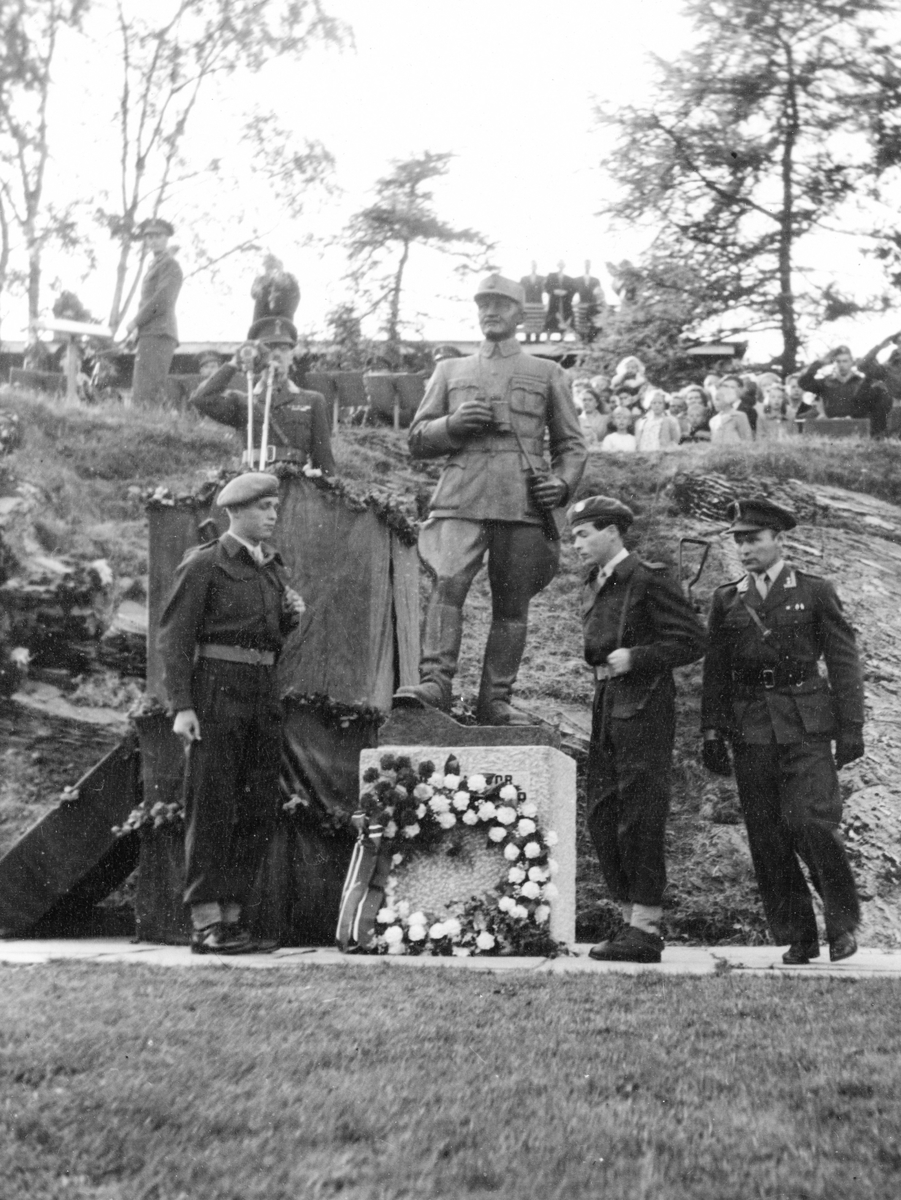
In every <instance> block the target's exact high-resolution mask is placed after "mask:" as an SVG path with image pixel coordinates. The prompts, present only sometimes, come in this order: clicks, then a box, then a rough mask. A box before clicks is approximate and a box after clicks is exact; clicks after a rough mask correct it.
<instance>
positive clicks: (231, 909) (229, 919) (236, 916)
mask: <svg viewBox="0 0 901 1200" xmlns="http://www.w3.org/2000/svg"><path fill="white" fill-rule="evenodd" d="M240 919H241V905H240V904H237V903H236V902H235V901H234V900H229V901H228V902H227V903H225V904H223V905H222V920H223V921H224V922H225V924H226V925H237V924H238V921H239V920H240Z"/></svg>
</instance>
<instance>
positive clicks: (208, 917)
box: [191, 900, 222, 929]
mask: <svg viewBox="0 0 901 1200" xmlns="http://www.w3.org/2000/svg"><path fill="white" fill-rule="evenodd" d="M221 920H222V909H221V908H220V907H219V902H218V900H208V901H206V902H205V903H204V904H192V905H191V924H192V925H193V926H194V928H195V929H206V928H207V927H208V926H209V925H216V924H217V923H218V922H219V921H221Z"/></svg>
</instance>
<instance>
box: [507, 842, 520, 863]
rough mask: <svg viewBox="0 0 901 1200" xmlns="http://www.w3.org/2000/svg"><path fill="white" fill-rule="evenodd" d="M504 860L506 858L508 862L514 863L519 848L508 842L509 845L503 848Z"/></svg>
mask: <svg viewBox="0 0 901 1200" xmlns="http://www.w3.org/2000/svg"><path fill="white" fill-rule="evenodd" d="M504 858H506V859H507V861H508V862H516V860H517V859H518V858H519V846H514V845H513V843H512V842H510V844H509V845H507V846H504Z"/></svg>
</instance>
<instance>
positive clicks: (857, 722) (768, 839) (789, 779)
mask: <svg viewBox="0 0 901 1200" xmlns="http://www.w3.org/2000/svg"><path fill="white" fill-rule="evenodd" d="M728 516H729V519H730V520H731V522H732V524H731V525H730V527H729V528H730V532H731V533H732V535H733V537H734V538H735V542H736V545H737V546H738V553H739V557H740V558H741V562H742V566H744V567H745V568H746V570H747V574H746V575H745V576H744V577H743V578H742V579H739V580H738V581H737V582H736V583H727V584H724V585H723V586H722V587H720V588H718V589H717V590H716V591H715V592H714V595H713V602H712V604H711V608H710V621H709V637H710V648H709V650H708V652H707V658H706V659H705V662H704V682H703V692H702V698H701V724H702V730H703V736H704V765H705V766H706V767H707V768H708V769H709V770H711V771H714V772H715V773H717V774H723V775H728V774H731V767H730V764H729V752H728V749H727V745H726V743H727V740H728V741H731V743H732V755H733V760H734V764H735V778H736V782H737V784H738V796H739V800H740V801H741V806H742V810H743V812H744V816H745V824H746V825H747V829H748V841H749V842H750V846H751V857H752V858H753V860H754V870H755V872H756V874H757V883H758V886H759V887H760V894H761V897H762V899H763V907H764V911H765V913H766V917H767V922H768V923H769V926H770V930H771V932H772V935H773V939H774V941H775V942H776V944H777V945H784V944H785V943H786V942H787V943H788V944H789V947H788V950H787V951H786V952H785V954H783V956H782V958H783V961H784V962H785V963H786V964H788V965H790V966H796V965H798V964H803V963H807V962H809V961H810V960H811V959H812V958H818V957H819V953H820V946H819V937H818V935H817V923H816V917H815V915H814V911H813V905H812V903H811V899H810V892H809V890H808V887H807V883H806V881H805V879H804V875H803V874H802V872H801V868H800V866H799V862H798V860H799V859H800V860H801V861H802V862H804V863H805V864H806V866H807V868H808V870H809V871H810V876H811V878H812V880H813V882H814V886H815V887H816V889H817V891H818V892H819V893H820V896H821V897H822V900H823V908H824V910H825V918H826V936H827V938H828V940H829V956H830V958H831V959H832V961H833V962H838V961H839V960H840V959H843V958H849V957H850V956H851V955H852V954H854V953H855V952H856V950H857V942H856V940H855V937H854V933H855V930H856V928H857V925H858V923H859V919H860V909H859V905H858V900H857V891H856V889H855V886H854V878H853V875H852V874H851V867H850V865H849V863H848V858H847V855H846V853H845V849H844V846H843V844H842V839H841V832H840V830H839V822H840V821H841V816H842V800H841V793H840V791H839V785H838V775H837V770H836V769H837V768H840V767H843V766H845V765H846V764H847V763H850V762H853V761H854V760H855V759H857V758H860V757H861V756H862V754H863V753H864V743H863V720H864V710H863V672H862V670H861V665H860V658H859V656H858V653H857V646H856V645H855V642H854V631H853V630H852V628H851V626H850V625H849V624H848V621H847V620H846V618H845V616H844V614H843V612H842V606H841V603H840V601H839V598H838V596H837V595H836V593H835V588H833V586H832V584H831V583H829V582H827V580H825V579H820V578H818V577H817V576H816V575H808V574H806V573H805V572H802V571H798V570H795V569H794V568H792V567H789V566H788V565H786V563H785V561H784V557H783V556H784V552H785V545H784V537H785V533H786V532H787V531H788V530H790V529H794V527H795V524H796V521H795V518H794V516H793V515H792V514H791V513H790V512H789V511H788V510H787V509H784V508H781V507H780V506H779V505H777V504H773V502H772V501H770V500H767V499H766V498H764V497H757V498H755V499H751V500H735V501H733V503H732V504H730V505H729V508H728ZM820 659H823V660H824V661H825V664H826V670H827V672H828V681H827V679H826V678H824V677H823V676H822V675H821V674H820V673H819V668H818V665H817V664H818V662H819V660H820ZM833 738H834V739H835V742H836V747H835V755H834V757H833V753H832V747H831V740H832V739H833Z"/></svg>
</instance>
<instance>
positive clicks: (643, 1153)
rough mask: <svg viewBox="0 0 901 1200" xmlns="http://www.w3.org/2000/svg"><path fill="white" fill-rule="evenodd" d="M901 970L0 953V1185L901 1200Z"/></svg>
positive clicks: (193, 1193)
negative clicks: (30, 959) (879, 975)
mask: <svg viewBox="0 0 901 1200" xmlns="http://www.w3.org/2000/svg"><path fill="white" fill-rule="evenodd" d="M898 1001H899V986H898V984H897V982H893V981H866V982H855V981H853V980H823V981H821V982H816V981H813V980H806V979H805V980H804V981H803V983H802V982H799V981H795V980H790V979H784V978H783V979H768V978H748V977H744V978H741V977H736V976H728V975H726V976H719V977H716V978H712V979H710V978H707V979H703V980H698V979H690V978H685V979H672V978H664V977H661V976H653V975H650V974H649V975H645V976H638V977H624V976H606V977H598V976H594V977H585V976H577V977H574V976H570V977H562V978H556V977H549V976H542V977H540V978H536V977H531V976H527V975H523V974H520V973H517V974H511V975H507V974H497V975H493V974H480V973H478V974H477V973H470V972H465V971H456V970H452V969H448V970H441V969H436V970H418V969H409V968H407V969H397V968H394V969H391V968H388V967H387V966H385V967H370V968H362V969H359V970H355V969H353V968H352V967H349V968H348V969H345V970H334V969H327V968H326V969H323V968H317V967H312V966H311V967H309V968H307V969H299V970H298V969H294V970H291V971H288V970H284V971H282V970H277V969H274V970H269V971H265V972H263V971H260V972H257V971H244V970H220V969H216V968H213V967H211V968H209V969H203V970H198V971H188V970H168V971H166V970H159V969H153V968H142V967H116V966H109V967H97V966H90V967H88V966H82V965H77V964H76V965H65V966H63V965H59V964H57V965H53V966H47V967H45V966H41V967H32V968H5V969H2V985H0V1079H2V1090H0V1161H2V1163H3V1169H2V1176H0V1178H2V1184H0V1194H2V1196H3V1198H4V1200H25V1198H26V1197H27V1200H51V1198H52V1200H70V1198H73V1200H75V1198H77V1200H82V1198H85V1200H86V1198H88V1197H91V1198H93V1200H97V1198H102V1200H255V1198H257V1197H260V1198H263V1197H265V1198H266V1200H298V1198H306V1197H320V1196H323V1197H329V1196H341V1197H344V1198H346V1200H389V1198H390V1200H395V1198H398V1200H399V1198H401V1197H404V1198H406V1197H409V1198H411V1200H420V1198H432V1197H435V1198H437V1197H441V1198H444V1197H447V1198H449V1200H450V1198H461V1197H470V1196H493V1197H498V1198H502V1200H507V1198H510V1200H514V1198H516V1200H519V1198H530V1200H531V1198H535V1200H539V1198H541V1200H564V1198H566V1200H572V1198H577V1197H604V1198H607V1200H682V1198H689V1197H691V1198H694V1197H698V1198H701V1197H703V1198H704V1200H748V1198H750V1197H765V1198H768V1200H814V1198H816V1200H820V1198H822V1200H852V1198H856V1197H861V1198H863V1197H867V1200H878V1198H882V1197H884V1198H886V1200H889V1198H891V1200H895V1198H896V1197H897V1196H898V1195H899V1194H901V1057H899V1054H898V1050H899V1034H898Z"/></svg>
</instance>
